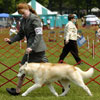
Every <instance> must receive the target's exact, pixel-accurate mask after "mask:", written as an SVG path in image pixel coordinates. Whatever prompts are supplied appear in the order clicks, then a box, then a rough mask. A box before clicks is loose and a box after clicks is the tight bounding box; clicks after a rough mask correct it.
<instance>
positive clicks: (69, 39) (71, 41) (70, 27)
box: [59, 14, 82, 64]
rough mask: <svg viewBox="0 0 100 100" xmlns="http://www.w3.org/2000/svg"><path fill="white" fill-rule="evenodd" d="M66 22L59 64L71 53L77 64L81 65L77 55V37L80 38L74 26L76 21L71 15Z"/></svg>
mask: <svg viewBox="0 0 100 100" xmlns="http://www.w3.org/2000/svg"><path fill="white" fill-rule="evenodd" d="M68 20H69V22H68V23H67V24H66V26H65V30H64V47H63V50H62V53H61V55H60V58H59V63H63V61H64V58H65V57H66V56H67V55H68V53H69V52H71V54H72V55H73V57H74V58H75V60H76V62H77V64H82V63H81V59H80V57H79V55H78V47H77V37H80V35H78V34H77V27H76V25H75V24H74V23H75V22H76V19H75V17H74V15H73V14H69V16H68Z"/></svg>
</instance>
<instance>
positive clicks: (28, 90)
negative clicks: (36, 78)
mask: <svg viewBox="0 0 100 100" xmlns="http://www.w3.org/2000/svg"><path fill="white" fill-rule="evenodd" d="M41 86H42V84H34V85H33V86H31V87H30V88H28V89H27V90H26V91H25V92H24V93H23V94H22V96H26V95H27V94H28V93H30V92H31V91H33V90H35V89H37V88H40V87H41Z"/></svg>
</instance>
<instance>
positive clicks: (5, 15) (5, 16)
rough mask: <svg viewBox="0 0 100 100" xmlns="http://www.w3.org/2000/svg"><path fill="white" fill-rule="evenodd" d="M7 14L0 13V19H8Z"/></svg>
mask: <svg viewBox="0 0 100 100" xmlns="http://www.w3.org/2000/svg"><path fill="white" fill-rule="evenodd" d="M8 17H9V14H7V13H0V18H8Z"/></svg>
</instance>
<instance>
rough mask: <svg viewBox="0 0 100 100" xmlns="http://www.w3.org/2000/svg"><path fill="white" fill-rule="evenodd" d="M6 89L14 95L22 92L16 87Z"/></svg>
mask: <svg viewBox="0 0 100 100" xmlns="http://www.w3.org/2000/svg"><path fill="white" fill-rule="evenodd" d="M6 90H7V92H8V93H9V94H11V95H14V96H16V95H19V94H20V93H17V92H16V89H15V88H6Z"/></svg>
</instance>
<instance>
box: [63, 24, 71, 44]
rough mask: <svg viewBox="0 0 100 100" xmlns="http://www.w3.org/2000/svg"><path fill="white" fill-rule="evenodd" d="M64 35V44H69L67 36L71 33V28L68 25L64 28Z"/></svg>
mask: <svg viewBox="0 0 100 100" xmlns="http://www.w3.org/2000/svg"><path fill="white" fill-rule="evenodd" d="M64 32H65V34H66V37H65V43H66V44H67V43H68V42H69V36H70V34H71V32H72V27H71V26H70V25H67V26H66V27H65V30H64Z"/></svg>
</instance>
